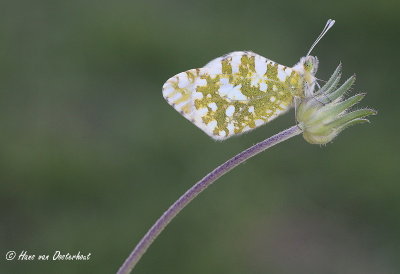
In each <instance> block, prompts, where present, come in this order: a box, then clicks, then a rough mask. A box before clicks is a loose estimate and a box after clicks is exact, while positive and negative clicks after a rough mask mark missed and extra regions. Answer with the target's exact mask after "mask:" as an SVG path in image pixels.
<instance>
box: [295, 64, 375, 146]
mask: <svg viewBox="0 0 400 274" xmlns="http://www.w3.org/2000/svg"><path fill="white" fill-rule="evenodd" d="M340 77H341V65H339V66H338V67H337V68H336V70H335V72H334V73H333V74H332V76H331V78H330V79H329V80H328V82H326V84H325V85H324V86H323V87H321V88H320V89H319V90H318V91H317V92H316V93H314V94H313V95H312V96H309V97H306V98H303V99H301V101H300V103H299V104H298V106H297V108H296V118H297V121H298V122H299V127H300V128H301V129H302V130H303V137H304V139H305V140H306V141H307V142H309V143H311V144H326V143H328V142H330V141H332V140H333V138H335V137H336V136H337V135H338V134H339V133H340V132H341V131H342V130H344V129H345V128H347V127H349V126H352V125H355V124H360V123H365V122H369V120H367V119H365V117H366V116H368V115H374V114H376V113H377V112H376V111H375V110H372V109H359V110H355V111H352V112H349V108H351V107H352V106H353V105H355V104H356V103H358V102H359V101H361V100H362V99H363V98H364V96H365V93H361V94H357V95H354V96H352V97H350V98H348V99H344V94H345V93H346V91H348V90H349V89H350V87H351V86H352V85H353V83H354V81H355V76H352V77H350V78H349V79H348V80H347V81H346V82H344V83H343V84H342V85H341V86H340V87H339V88H337V85H338V83H339V81H340Z"/></svg>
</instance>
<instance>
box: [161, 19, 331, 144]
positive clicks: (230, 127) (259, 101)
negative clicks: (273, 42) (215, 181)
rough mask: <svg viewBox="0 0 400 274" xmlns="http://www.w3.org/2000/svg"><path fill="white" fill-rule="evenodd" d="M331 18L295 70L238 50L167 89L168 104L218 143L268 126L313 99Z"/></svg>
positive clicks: (178, 79)
mask: <svg viewBox="0 0 400 274" xmlns="http://www.w3.org/2000/svg"><path fill="white" fill-rule="evenodd" d="M334 23H335V21H334V20H331V19H329V20H328V21H327V23H326V25H325V27H324V29H323V31H322V32H321V34H320V35H319V36H318V38H317V39H316V40H315V42H314V43H313V44H312V46H311V48H310V50H309V51H308V53H307V55H306V56H305V57H302V58H301V59H300V61H299V62H298V63H297V64H296V65H294V66H293V67H287V66H283V65H280V64H278V63H276V62H274V61H271V60H269V59H267V58H265V57H263V56H261V55H259V54H256V53H254V52H251V51H235V52H231V53H228V54H226V55H224V56H222V57H218V58H216V59H214V60H212V61H211V62H209V63H208V64H206V65H205V66H204V67H202V68H197V69H190V70H188V71H184V72H181V73H179V74H177V75H175V76H173V77H171V78H170V79H168V80H167V81H166V82H165V84H164V85H163V88H162V92H163V96H164V98H165V99H166V101H167V102H168V103H169V104H170V105H171V106H172V107H173V108H174V109H175V110H177V111H178V112H180V113H181V114H182V115H183V116H184V117H185V118H186V119H188V120H190V121H191V122H192V123H193V124H194V125H196V126H197V127H199V128H200V129H201V130H203V131H204V132H205V133H206V134H208V135H209V136H210V137H212V138H213V139H215V140H225V139H227V138H229V137H232V136H235V135H239V134H242V133H244V132H247V131H250V130H252V129H255V128H257V127H259V126H261V125H264V124H266V123H268V122H270V121H271V120H273V119H274V118H276V117H277V116H279V115H281V114H282V113H284V112H286V111H287V110H288V109H290V108H291V107H292V106H293V105H294V104H295V102H296V99H299V98H306V97H309V96H312V95H313V92H314V88H315V85H316V84H317V83H316V77H315V74H316V72H317V69H318V59H317V57H315V56H310V53H311V51H312V50H313V48H314V47H315V46H316V45H317V43H318V42H319V41H320V40H321V38H322V37H323V36H324V35H325V34H326V32H327V31H328V30H329V29H330V28H331V27H332V26H333V24H334Z"/></svg>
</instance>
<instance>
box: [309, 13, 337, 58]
mask: <svg viewBox="0 0 400 274" xmlns="http://www.w3.org/2000/svg"><path fill="white" fill-rule="evenodd" d="M334 24H335V20H332V19H329V20H328V22H326V25H325V27H324V29H323V30H322V32H321V34H320V35H319V36H318V38H317V39H315V41H314V43H313V44H312V46H311V48H310V50H309V51H308V52H307V55H306V56H309V55H310V53H311V51H312V50H313V48H314V47H315V46H316V45H317V44H318V42H319V40H321V39H322V37H324V35H325V34H326V33H327V32H328V30H329V29H330V28H331V27H333V25H334Z"/></svg>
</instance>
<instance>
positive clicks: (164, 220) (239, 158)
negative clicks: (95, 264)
mask: <svg viewBox="0 0 400 274" xmlns="http://www.w3.org/2000/svg"><path fill="white" fill-rule="evenodd" d="M300 133H302V130H301V129H300V128H299V127H298V126H297V125H296V126H292V127H291V128H288V129H286V130H284V131H281V132H280V133H278V134H276V135H274V136H272V137H270V138H268V139H266V140H264V141H262V142H259V143H257V144H255V145H253V146H252V147H250V148H248V149H246V150H245V151H242V152H241V153H239V154H237V155H236V156H234V157H232V158H231V159H229V160H228V161H226V162H225V163H223V164H222V165H220V166H219V167H217V168H216V169H214V170H213V171H212V172H210V173H209V174H207V175H206V176H205V177H204V178H203V179H201V180H200V181H198V182H197V183H196V184H195V185H194V186H192V187H191V188H190V189H189V190H188V191H187V192H186V193H185V194H183V195H182V196H181V197H180V198H179V199H178V200H177V201H176V202H175V203H173V204H172V205H171V206H170V208H168V210H167V211H165V212H164V214H163V215H162V216H161V217H160V218H159V219H158V220H157V221H156V222H155V224H154V225H153V226H152V227H151V228H150V230H149V231H148V232H147V233H146V235H144V237H143V238H142V239H141V240H140V242H139V243H138V244H137V246H136V247H135V249H134V250H133V251H132V253H131V254H130V255H129V257H128V258H127V259H126V260H125V262H124V263H123V265H122V266H121V267H120V269H119V270H118V272H117V274H128V273H130V272H131V271H132V269H133V268H134V267H135V265H136V263H137V262H138V261H139V260H140V258H141V257H142V256H143V254H144V253H145V252H146V250H147V249H148V248H149V246H150V245H151V244H152V243H153V241H154V240H155V239H156V238H157V237H158V235H159V234H160V233H161V231H163V229H164V228H165V227H166V226H167V225H168V223H169V222H171V220H172V219H173V218H174V217H175V216H176V215H177V214H178V213H179V212H180V211H181V210H182V209H183V208H184V207H185V206H186V205H187V204H189V203H190V202H191V201H192V200H193V199H194V198H196V196H197V195H199V194H200V193H201V192H202V191H203V190H205V189H206V188H207V187H208V186H209V185H211V184H212V183H213V182H215V181H216V180H217V179H218V178H219V177H221V176H222V175H224V174H226V173H228V172H229V171H230V170H232V169H233V168H234V167H236V166H237V165H239V164H241V163H243V162H244V161H246V160H247V159H249V158H251V157H253V156H255V155H257V154H258V153H260V152H262V151H264V150H266V149H267V148H270V147H272V146H274V145H276V144H278V143H280V142H283V141H285V140H287V139H289V138H292V137H294V136H296V135H299V134H300Z"/></svg>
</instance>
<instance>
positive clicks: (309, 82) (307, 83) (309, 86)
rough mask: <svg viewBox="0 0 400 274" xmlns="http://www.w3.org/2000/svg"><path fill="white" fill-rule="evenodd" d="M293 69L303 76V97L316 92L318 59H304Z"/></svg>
mask: <svg viewBox="0 0 400 274" xmlns="http://www.w3.org/2000/svg"><path fill="white" fill-rule="evenodd" d="M293 68H294V69H295V70H297V71H298V72H300V74H301V75H302V76H303V87H304V91H303V94H302V96H305V97H308V96H311V95H312V94H313V92H314V86H315V81H316V78H315V74H316V73H317V70H318V58H317V57H315V56H310V55H309V56H306V57H302V58H301V59H300V62H298V63H297V64H296V65H295V66H294V67H293Z"/></svg>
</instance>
